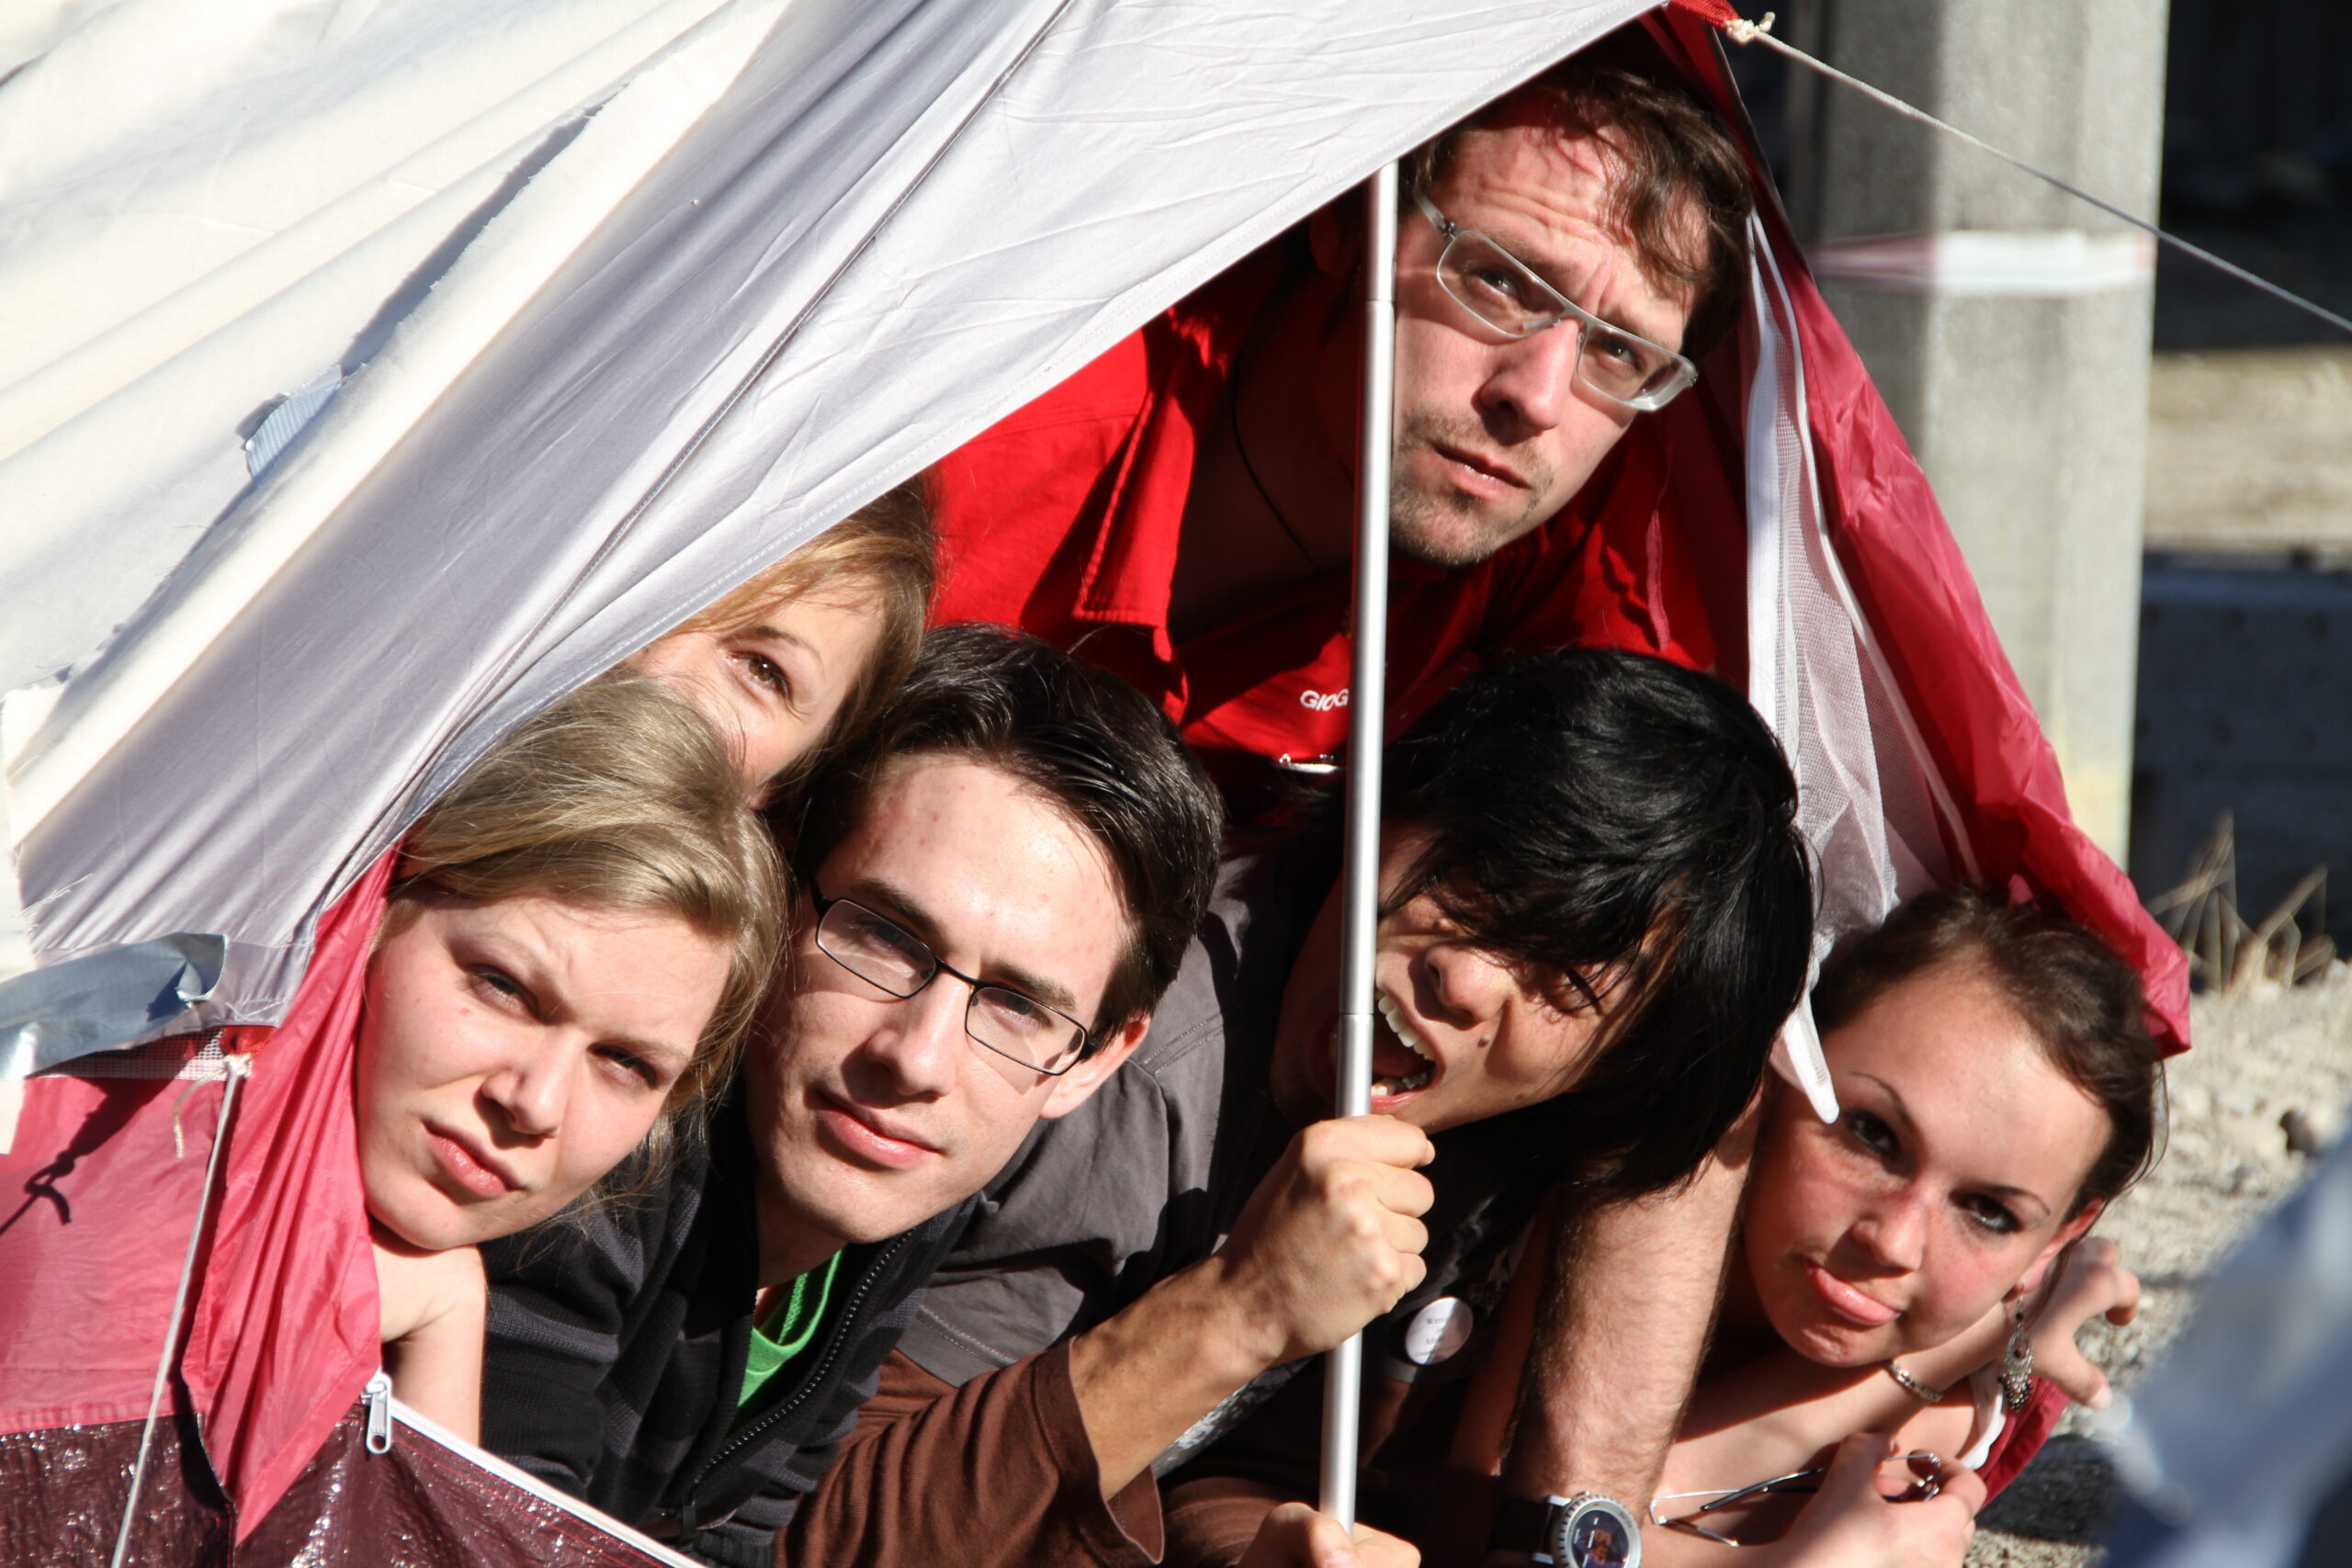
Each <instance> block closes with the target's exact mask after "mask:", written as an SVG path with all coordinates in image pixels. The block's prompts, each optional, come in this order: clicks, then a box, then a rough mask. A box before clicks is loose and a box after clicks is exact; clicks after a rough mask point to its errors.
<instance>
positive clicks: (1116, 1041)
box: [1037, 1012, 1151, 1122]
mask: <svg viewBox="0 0 2352 1568" xmlns="http://www.w3.org/2000/svg"><path fill="white" fill-rule="evenodd" d="M1150 1032H1151V1014H1149V1013H1148V1012H1145V1013H1137V1014H1136V1016H1135V1017H1133V1018H1131V1019H1129V1020H1127V1021H1126V1022H1125V1023H1123V1024H1121V1025H1119V1027H1118V1028H1116V1029H1114V1030H1113V1031H1112V1032H1111V1033H1110V1035H1109V1036H1108V1037H1107V1038H1106V1039H1104V1040H1103V1044H1102V1047H1101V1048H1100V1049H1099V1050H1097V1051H1096V1052H1095V1053H1094V1055H1091V1056H1089V1057H1087V1058H1086V1060H1084V1061H1082V1062H1080V1063H1079V1064H1078V1066H1074V1067H1072V1068H1071V1069H1070V1070H1069V1071H1068V1072H1066V1073H1064V1074H1063V1075H1062V1076H1061V1077H1057V1078H1056V1079H1055V1080H1054V1087H1053V1088H1052V1089H1050V1090H1048V1091H1047V1093H1046V1103H1045V1107H1044V1109H1042V1110H1040V1111H1038V1112H1037V1115H1038V1117H1039V1119H1040V1120H1042V1121H1046V1122H1051V1121H1053V1120H1054V1119H1056V1118H1057V1117H1061V1116H1067V1115H1069V1113H1070V1112H1071V1111H1075V1110H1077V1109H1078V1108H1079V1107H1080V1106H1081V1105H1083V1104H1085V1103H1086V1102H1087V1100H1090V1099H1091V1098H1092V1097H1093V1094H1094V1091H1095V1090H1096V1089H1101V1088H1102V1087H1103V1084H1105V1083H1107V1082H1108V1081H1110V1077H1111V1075H1112V1074H1113V1073H1115V1072H1117V1071H1118V1070H1119V1068H1120V1066H1121V1065H1123V1064H1124V1063H1125V1061H1126V1059H1127V1058H1128V1057H1129V1056H1132V1055H1135V1054H1136V1046H1138V1045H1140V1044H1142V1043H1143V1037H1144V1036H1145V1035H1147V1034H1148V1033H1150Z"/></svg>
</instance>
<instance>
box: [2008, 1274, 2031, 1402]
mask: <svg viewBox="0 0 2352 1568" xmlns="http://www.w3.org/2000/svg"><path fill="white" fill-rule="evenodd" d="M2032 1398H2033V1341H2032V1340H2031V1339H2029V1338H2028V1337H2026V1332H2025V1303H2023V1302H2019V1303H2018V1317H2017V1326H2016V1327H2015V1328H2014V1329H2012V1330H2011V1331H2010V1333H2009V1348H2008V1349H2007V1351H2005V1352H2003V1354H2002V1356H2001V1408H2002V1409H2004V1410H2006V1411H2007V1412H2008V1413H2009V1414H2010V1415H2012V1416H2015V1415H2016V1414H2018V1412H2019V1411H2021V1410H2023V1409H2024V1408H2025V1407H2026V1405H2027V1404H2029V1403H2030V1401H2031V1400H2032Z"/></svg>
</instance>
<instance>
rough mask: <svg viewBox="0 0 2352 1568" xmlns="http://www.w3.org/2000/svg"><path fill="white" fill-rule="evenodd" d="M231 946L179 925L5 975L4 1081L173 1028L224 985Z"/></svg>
mask: <svg viewBox="0 0 2352 1568" xmlns="http://www.w3.org/2000/svg"><path fill="white" fill-rule="evenodd" d="M227 948H228V944H227V942H225V941H223V940H222V939H221V938H220V937H218V936H214V935H210V934H207V933H199V932H195V931H178V932H175V933H174V934H172V935H170V936H165V937H157V938H156V939H155V940H153V942H134V943H132V944H131V945H130V946H128V947H118V948H115V949H113V950H111V951H109V952H106V953H90V954H87V955H86V956H84V957H81V958H75V959H71V960H68V961H67V962H65V963H63V964H51V966H49V967H48V968H46V969H34V970H30V971H28V972H27V973H25V974H22V975H18V976H16V977H15V978H13V979H10V980H6V981H0V1082H7V1081H10V1080H13V1079H19V1078H25V1077H30V1076H31V1075H33V1074H35V1073H40V1072H46V1071H48V1070H49V1069H50V1068H51V1067H58V1066H63V1065H64V1064H66V1063H68V1062H71V1061H74V1060H75V1059H77V1058H79V1057H82V1056H87V1055H91V1054H93V1053H95V1052H98V1051H111V1050H115V1049H117V1048H118V1047H119V1046H123V1045H128V1044H130V1043H133V1042H135V1041H139V1040H142V1039H152V1038H153V1037H154V1036H156V1035H157V1034H159V1033H164V1032H170V1028H171V1026H172V1025H173V1024H174V1023H175V1021H177V1020H179V1019H181V1018H182V1017H183V1016H184V1015H186V1014H187V1013H188V1012H189V1011H190V1010H192V1009H193V1008H194V1007H195V1006H196V1005H197V1004H198V1003H199V1002H201V1001H203V1000H204V999H205V998H208V997H209V996H210V995H211V994H212V988H213V987H215V986H217V985H219V984H220V964H221V959H222V956H223V954H224V953H226V951H227ZM190 1024H191V1026H193V1021H190Z"/></svg>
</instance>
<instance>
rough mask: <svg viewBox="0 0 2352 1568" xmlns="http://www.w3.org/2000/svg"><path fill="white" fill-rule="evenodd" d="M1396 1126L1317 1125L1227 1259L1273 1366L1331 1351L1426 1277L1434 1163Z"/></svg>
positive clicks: (1270, 1175)
mask: <svg viewBox="0 0 2352 1568" xmlns="http://www.w3.org/2000/svg"><path fill="white" fill-rule="evenodd" d="M1436 1152H1437V1150H1436V1148H1435V1147H1434V1146H1433V1145H1431V1144H1430V1140H1429V1137H1428V1135H1427V1134H1424V1133H1423V1132H1421V1130H1420V1129H1419V1128H1418V1127H1414V1126H1411V1125H1409V1124H1408V1123H1406V1122H1399V1121H1397V1119H1396V1118H1395V1117H1393V1116H1351V1117H1347V1118H1344V1119H1341V1120H1338V1121H1330V1122H1316V1123H1315V1124H1314V1125H1312V1126H1310V1127H1307V1128H1306V1129H1305V1130H1304V1131H1302V1132H1301V1133H1300V1134H1298V1135H1297V1136H1296V1137H1295V1138H1293V1139H1292V1140H1291V1144H1290V1147H1289V1148H1288V1149H1286V1150H1284V1151H1283V1157H1282V1158H1281V1159H1280V1160H1279V1161H1277V1162H1276V1163H1275V1165H1274V1168H1272V1170H1270V1171H1268V1172H1267V1173H1266V1176H1265V1179H1263V1180H1262V1181H1261V1182H1260V1183H1259V1184H1258V1190H1257V1191H1256V1192H1254V1193H1252V1194H1251V1195H1250V1204H1249V1207H1247V1208H1245V1209H1244V1210H1243V1211H1242V1212H1241V1217H1240V1219H1239V1220H1238V1221H1236V1222H1235V1224H1234V1227H1233V1234H1232V1235H1230V1236H1228V1237H1227V1240H1226V1244H1225V1247H1224V1249H1223V1251H1222V1252H1220V1253H1219V1254H1218V1258H1219V1261H1220V1263H1221V1265H1222V1270H1223V1273H1224V1275H1225V1284H1226V1287H1227V1289H1229V1290H1231V1291H1232V1292H1235V1296H1236V1305H1237V1306H1238V1307H1240V1308H1241V1309H1242V1313H1243V1321H1245V1322H1247V1323H1249V1324H1250V1325H1252V1331H1253V1334H1255V1335H1256V1336H1258V1337H1260V1345H1259V1349H1260V1353H1261V1355H1262V1356H1263V1357H1264V1359H1265V1361H1266V1363H1267V1364H1268V1365H1270V1366H1271V1365H1274V1364H1277V1363H1279V1362H1283V1361H1288V1360H1293V1359H1296V1358H1298V1357H1301V1356H1311V1355H1314V1354H1315V1353H1316V1352H1317V1351H1321V1350H1328V1349H1329V1348H1331V1347H1332V1346H1334V1345H1337V1344H1338V1343H1340V1341H1341V1340H1342V1339H1345V1338H1346V1337H1348V1336H1349V1335H1351V1334H1353V1333H1355V1332H1356V1330H1358V1329H1360V1328H1362V1327H1363V1325H1365V1324H1367V1323H1369V1322H1371V1321H1372V1320H1373V1319H1374V1318H1375V1317H1378V1316H1379V1315H1380V1314H1382V1313H1385V1312H1386V1311H1387V1310H1388V1309H1389V1308H1390V1307H1393V1306H1395V1305H1396V1304H1397V1301H1398V1299H1399V1298H1401V1297H1402V1296H1403V1295H1404V1294H1405V1292H1408V1291H1409V1290H1411V1289H1412V1288H1413V1287H1414V1286H1415V1285H1418V1284H1419V1283H1420V1282H1421V1277H1422V1275H1423V1274H1424V1273H1425V1272H1426V1269H1425V1266H1424V1265H1423V1264H1422V1262H1421V1249H1422V1247H1426V1246H1427V1245H1428V1244H1429V1231H1428V1228H1427V1227H1425V1226H1424V1225H1423V1224H1421V1221H1420V1216H1421V1215H1422V1214H1425V1213H1428V1212H1429V1207H1430V1201H1432V1199H1433V1198H1434V1196H1435V1194H1434V1192H1433V1191H1432V1190H1431V1189H1430V1183H1429V1179H1428V1178H1427V1177H1424V1176H1422V1175H1421V1174H1420V1172H1419V1169H1418V1167H1420V1166H1423V1165H1427V1164H1428V1163H1429V1162H1430V1158H1431V1157H1432V1156H1434V1155H1435V1154H1436Z"/></svg>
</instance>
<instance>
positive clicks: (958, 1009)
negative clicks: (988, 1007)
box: [867, 972, 971, 1100]
mask: <svg viewBox="0 0 2352 1568" xmlns="http://www.w3.org/2000/svg"><path fill="white" fill-rule="evenodd" d="M970 995H971V993H970V991H969V990H968V989H967V987H965V986H964V985H963V984H962V982H960V981H959V980H957V979H956V977H955V976H951V975H948V974H945V973H944V972H943V973H941V974H938V975H934V976H933V977H932V981H931V984H929V985H927V986H925V987H923V988H922V990H920V991H917V992H916V993H915V994H914V995H913V996H911V997H909V998H905V999H904V1000H903V1001H899V1002H898V1003H895V1004H894V1005H893V1006H892V1008H891V1013H892V1017H891V1018H890V1020H889V1021H888V1025H887V1026H886V1027H885V1028H883V1029H882V1030H881V1031H879V1032H877V1033H876V1035H875V1037H874V1039H873V1041H872V1043H871V1047H870V1049H869V1050H868V1052H867V1055H869V1056H870V1057H871V1058H872V1059H873V1061H874V1063H875V1065H876V1066H877V1067H879V1068H880V1069H881V1070H882V1071H883V1073H884V1074H885V1075H886V1077H887V1078H888V1085H889V1088H890V1089H891V1090H892V1091H893V1092H894V1093H895V1094H897V1095H899V1097H900V1098H903V1099H908V1100H927V1099H936V1098H938V1097H939V1096H941V1095H944V1094H945V1093H946V1092H947V1091H948V1090H949V1089H952V1088H954V1087H955V1083H956V1069H957V1067H958V1066H960V1065H961V1062H962V1059H963V1056H964V1054H965V1052H966V1049H967V1041H966V1040H965V1038H964V1010H965V1008H966V1007H967V1005H968V1002H969V998H970Z"/></svg>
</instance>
